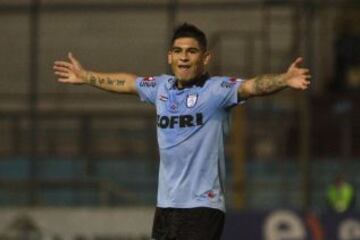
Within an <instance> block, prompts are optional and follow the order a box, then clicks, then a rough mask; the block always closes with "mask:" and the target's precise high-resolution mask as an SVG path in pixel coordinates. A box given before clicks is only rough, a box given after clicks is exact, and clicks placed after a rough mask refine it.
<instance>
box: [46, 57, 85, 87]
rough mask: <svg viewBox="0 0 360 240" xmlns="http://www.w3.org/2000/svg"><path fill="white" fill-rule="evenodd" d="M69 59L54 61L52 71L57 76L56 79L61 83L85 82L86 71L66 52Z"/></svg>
mask: <svg viewBox="0 0 360 240" xmlns="http://www.w3.org/2000/svg"><path fill="white" fill-rule="evenodd" d="M68 58H69V61H55V62H54V66H53V69H54V73H55V75H56V76H57V77H58V81H59V82H62V83H72V84H83V83H85V82H86V71H85V69H84V68H83V67H82V66H81V64H80V62H79V61H78V60H77V59H76V58H75V57H74V56H73V55H72V53H71V52H69V53H68Z"/></svg>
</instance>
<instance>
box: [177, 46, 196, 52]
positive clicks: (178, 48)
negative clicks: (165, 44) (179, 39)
mask: <svg viewBox="0 0 360 240" xmlns="http://www.w3.org/2000/svg"><path fill="white" fill-rule="evenodd" d="M182 49H185V50H195V51H200V48H197V47H189V48H182V47H178V46H174V47H172V48H171V51H174V50H182Z"/></svg>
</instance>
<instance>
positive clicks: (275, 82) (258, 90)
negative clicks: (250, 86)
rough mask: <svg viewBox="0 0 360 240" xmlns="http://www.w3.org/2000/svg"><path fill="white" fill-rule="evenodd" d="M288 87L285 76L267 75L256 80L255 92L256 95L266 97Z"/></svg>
mask: <svg viewBox="0 0 360 240" xmlns="http://www.w3.org/2000/svg"><path fill="white" fill-rule="evenodd" d="M285 87H286V82H285V79H284V75H283V74H265V75H261V76H258V77H256V78H255V82H254V88H255V89H254V90H255V94H256V95H266V94H271V93H274V92H277V91H279V90H281V89H284V88H285Z"/></svg>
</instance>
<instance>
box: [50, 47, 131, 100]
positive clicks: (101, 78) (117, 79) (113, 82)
mask: <svg viewBox="0 0 360 240" xmlns="http://www.w3.org/2000/svg"><path fill="white" fill-rule="evenodd" d="M68 58H69V61H55V63H54V67H53V69H54V73H55V75H56V76H58V81H59V82H62V83H70V84H89V85H91V86H94V87H98V88H101V89H104V90H107V91H112V92H118V93H127V94H137V90H136V85H135V79H136V78H137V76H136V75H134V74H130V73H99V72H91V71H87V70H85V69H84V68H83V67H82V66H81V64H80V62H79V61H78V60H77V59H76V58H75V57H74V56H73V55H72V54H71V53H68Z"/></svg>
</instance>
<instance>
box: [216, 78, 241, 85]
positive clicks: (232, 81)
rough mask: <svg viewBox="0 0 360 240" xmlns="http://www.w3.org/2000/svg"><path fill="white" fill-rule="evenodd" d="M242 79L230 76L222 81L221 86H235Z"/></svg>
mask: <svg viewBox="0 0 360 240" xmlns="http://www.w3.org/2000/svg"><path fill="white" fill-rule="evenodd" d="M239 81H240V79H237V78H234V77H232V78H229V79H227V80H224V81H223V82H222V83H221V87H223V88H231V87H233V86H234V85H235V84H236V83H237V82H239Z"/></svg>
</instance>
